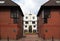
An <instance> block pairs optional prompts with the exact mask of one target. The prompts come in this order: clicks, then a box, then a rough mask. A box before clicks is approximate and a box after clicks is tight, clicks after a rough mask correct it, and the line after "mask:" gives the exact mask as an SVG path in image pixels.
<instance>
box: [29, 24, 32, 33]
mask: <svg viewBox="0 0 60 41" xmlns="http://www.w3.org/2000/svg"><path fill="white" fill-rule="evenodd" d="M29 33H32V26H31V25H30V26H29Z"/></svg>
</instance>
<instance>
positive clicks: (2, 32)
mask: <svg viewBox="0 0 60 41" xmlns="http://www.w3.org/2000/svg"><path fill="white" fill-rule="evenodd" d="M22 26H23V13H22V11H21V9H20V6H18V5H17V4H16V3H14V2H13V1H11V0H0V39H19V38H20V37H22V36H23V27H22Z"/></svg>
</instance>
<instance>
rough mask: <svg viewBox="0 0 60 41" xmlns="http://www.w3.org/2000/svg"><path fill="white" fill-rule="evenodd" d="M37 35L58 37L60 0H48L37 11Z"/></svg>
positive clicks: (59, 36)
mask: <svg viewBox="0 0 60 41" xmlns="http://www.w3.org/2000/svg"><path fill="white" fill-rule="evenodd" d="M37 16H38V32H39V33H38V35H39V37H41V38H44V39H52V38H53V39H60V0H50V1H48V2H47V3H45V4H44V5H42V6H41V8H40V10H39V12H38V15H37Z"/></svg>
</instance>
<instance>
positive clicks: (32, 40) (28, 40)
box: [0, 35, 41, 41]
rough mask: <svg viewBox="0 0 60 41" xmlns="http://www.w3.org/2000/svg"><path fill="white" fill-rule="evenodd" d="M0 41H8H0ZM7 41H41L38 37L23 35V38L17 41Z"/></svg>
mask: <svg viewBox="0 0 60 41" xmlns="http://www.w3.org/2000/svg"><path fill="white" fill-rule="evenodd" d="M0 41H8V40H0ZM9 41H41V39H39V38H38V35H25V37H23V38H21V39H19V40H9Z"/></svg>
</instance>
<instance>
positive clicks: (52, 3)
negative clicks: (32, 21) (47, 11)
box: [37, 0, 60, 16]
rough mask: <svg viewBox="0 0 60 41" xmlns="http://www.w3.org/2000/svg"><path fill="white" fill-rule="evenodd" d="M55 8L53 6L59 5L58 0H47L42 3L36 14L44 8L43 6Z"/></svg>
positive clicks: (59, 0) (59, 1)
mask: <svg viewBox="0 0 60 41" xmlns="http://www.w3.org/2000/svg"><path fill="white" fill-rule="evenodd" d="M45 7H46V8H51V7H53V8H55V7H60V0H49V1H48V2H46V3H45V4H43V5H42V6H41V8H40V10H39V11H38V14H37V16H39V15H40V13H41V11H42V10H43V9H44V8H45Z"/></svg>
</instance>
